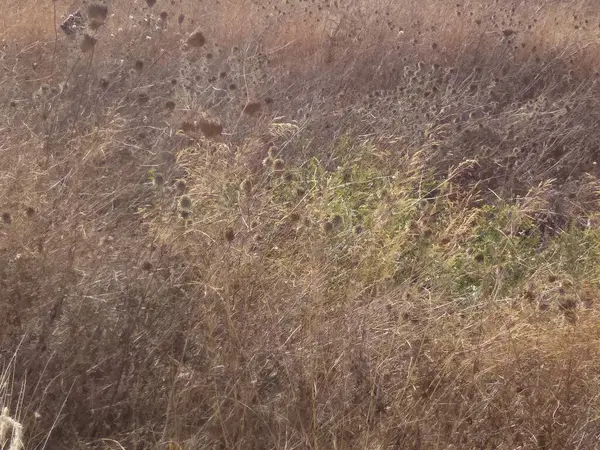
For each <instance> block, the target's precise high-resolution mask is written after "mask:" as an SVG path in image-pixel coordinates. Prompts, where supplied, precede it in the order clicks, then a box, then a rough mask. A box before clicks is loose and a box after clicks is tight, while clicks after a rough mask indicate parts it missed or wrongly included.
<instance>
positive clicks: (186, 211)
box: [179, 209, 192, 219]
mask: <svg viewBox="0 0 600 450" xmlns="http://www.w3.org/2000/svg"><path fill="white" fill-rule="evenodd" d="M191 214H192V212H191V211H190V210H189V209H182V210H181V211H179V215H180V216H181V218H182V219H188V218H189V217H190V215H191Z"/></svg>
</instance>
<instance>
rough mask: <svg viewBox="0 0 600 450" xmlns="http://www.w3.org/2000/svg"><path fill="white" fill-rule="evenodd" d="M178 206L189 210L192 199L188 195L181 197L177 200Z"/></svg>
mask: <svg viewBox="0 0 600 450" xmlns="http://www.w3.org/2000/svg"><path fill="white" fill-rule="evenodd" d="M179 206H180V207H181V209H190V208H191V207H192V199H191V198H190V197H189V196H188V195H183V196H182V197H181V198H180V199H179Z"/></svg>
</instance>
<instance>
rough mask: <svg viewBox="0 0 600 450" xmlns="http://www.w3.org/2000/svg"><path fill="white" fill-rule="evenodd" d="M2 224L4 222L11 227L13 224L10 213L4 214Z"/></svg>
mask: <svg viewBox="0 0 600 450" xmlns="http://www.w3.org/2000/svg"><path fill="white" fill-rule="evenodd" d="M2 222H4V223H5V224H6V225H10V224H11V223H12V216H11V215H10V213H9V212H8V211H5V212H3V213H2Z"/></svg>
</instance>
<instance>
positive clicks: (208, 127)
mask: <svg viewBox="0 0 600 450" xmlns="http://www.w3.org/2000/svg"><path fill="white" fill-rule="evenodd" d="M198 128H200V131H202V134H204V136H205V137H207V138H209V139H210V138H214V137H217V136H220V135H221V133H223V125H221V124H220V123H217V122H211V121H208V120H204V119H203V120H200V121H199V122H198Z"/></svg>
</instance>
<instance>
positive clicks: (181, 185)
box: [175, 180, 187, 192]
mask: <svg viewBox="0 0 600 450" xmlns="http://www.w3.org/2000/svg"><path fill="white" fill-rule="evenodd" d="M186 187H187V183H186V182H185V180H177V183H175V188H176V189H177V190H178V191H179V192H185V189H186Z"/></svg>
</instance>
